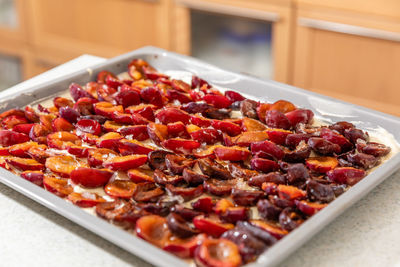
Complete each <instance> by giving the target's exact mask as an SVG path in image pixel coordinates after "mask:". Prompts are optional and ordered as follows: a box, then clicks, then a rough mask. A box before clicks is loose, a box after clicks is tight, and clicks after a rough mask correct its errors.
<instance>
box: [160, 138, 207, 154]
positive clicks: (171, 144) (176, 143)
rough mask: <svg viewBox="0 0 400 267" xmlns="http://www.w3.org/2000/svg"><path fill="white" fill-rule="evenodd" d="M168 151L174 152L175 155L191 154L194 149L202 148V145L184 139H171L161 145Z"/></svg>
mask: <svg viewBox="0 0 400 267" xmlns="http://www.w3.org/2000/svg"><path fill="white" fill-rule="evenodd" d="M161 145H162V146H163V147H165V148H166V149H169V150H172V151H174V152H175V153H181V154H189V153H191V152H192V150H193V149H196V148H198V147H200V143H199V142H196V141H194V140H187V139H182V138H171V139H168V140H165V141H163V142H162V143H161Z"/></svg>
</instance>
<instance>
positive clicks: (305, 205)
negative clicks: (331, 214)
mask: <svg viewBox="0 0 400 267" xmlns="http://www.w3.org/2000/svg"><path fill="white" fill-rule="evenodd" d="M294 203H295V204H296V206H297V208H298V209H299V210H300V211H301V212H303V213H304V214H306V215H309V216H312V215H314V214H315V213H317V212H318V211H320V210H322V209H323V208H325V207H326V206H328V204H321V203H315V202H308V201H305V200H300V201H299V200H295V201H294Z"/></svg>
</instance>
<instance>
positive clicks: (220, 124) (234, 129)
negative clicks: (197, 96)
mask: <svg viewBox="0 0 400 267" xmlns="http://www.w3.org/2000/svg"><path fill="white" fill-rule="evenodd" d="M192 123H193V124H196V123H194V122H193V120H192ZM211 125H212V127H214V128H215V129H217V130H220V131H222V132H224V133H227V134H228V135H229V136H236V135H238V134H240V132H241V129H240V126H239V125H237V124H235V123H232V122H229V121H219V120H213V121H212V122H211Z"/></svg>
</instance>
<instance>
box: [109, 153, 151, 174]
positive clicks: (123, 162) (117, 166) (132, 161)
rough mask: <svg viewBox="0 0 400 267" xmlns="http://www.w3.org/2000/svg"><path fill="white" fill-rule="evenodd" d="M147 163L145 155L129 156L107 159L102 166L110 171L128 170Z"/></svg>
mask: <svg viewBox="0 0 400 267" xmlns="http://www.w3.org/2000/svg"><path fill="white" fill-rule="evenodd" d="M146 162H147V155H129V156H122V157H113V158H109V159H107V160H106V161H105V162H104V163H103V166H104V167H106V168H109V169H111V170H114V171H116V170H129V169H135V168H139V167H140V166H142V165H143V164H145V163H146Z"/></svg>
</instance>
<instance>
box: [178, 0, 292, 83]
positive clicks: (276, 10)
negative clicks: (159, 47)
mask: <svg viewBox="0 0 400 267" xmlns="http://www.w3.org/2000/svg"><path fill="white" fill-rule="evenodd" d="M174 3H175V4H174V17H173V24H172V25H173V33H174V34H173V49H174V50H176V51H177V52H179V53H183V54H188V55H190V54H191V25H190V23H191V17H190V16H191V11H193V10H199V11H204V12H209V13H213V14H219V15H231V16H235V17H242V18H250V19H256V20H259V21H264V22H265V23H271V24H272V38H271V39H272V51H271V57H272V58H273V62H272V69H273V75H272V77H273V79H275V80H277V81H281V82H288V79H289V72H288V71H289V60H290V46H291V30H290V29H291V26H292V25H291V24H292V21H293V16H292V15H293V14H292V9H291V1H289V0H286V1H276V0H264V1H262V0H236V1H229V0H176V1H175V2H174Z"/></svg>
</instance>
